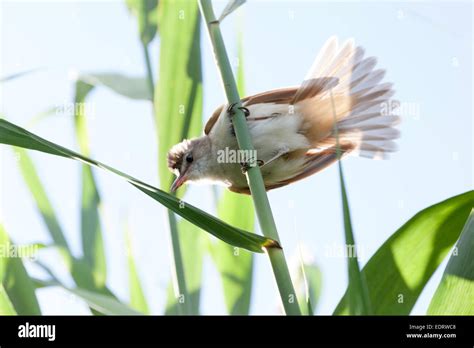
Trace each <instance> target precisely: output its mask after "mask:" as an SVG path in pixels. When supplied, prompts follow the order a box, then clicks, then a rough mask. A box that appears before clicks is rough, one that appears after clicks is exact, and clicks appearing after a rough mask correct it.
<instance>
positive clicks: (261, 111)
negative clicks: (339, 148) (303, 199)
mask: <svg viewBox="0 0 474 348" xmlns="http://www.w3.org/2000/svg"><path fill="white" fill-rule="evenodd" d="M248 109H249V111H250V116H248V122H247V124H248V127H249V131H250V135H251V137H252V142H253V146H254V148H255V150H256V155H257V159H262V160H264V161H266V160H268V159H270V158H272V157H273V156H274V155H275V154H276V153H277V152H278V151H279V150H280V149H287V151H288V152H291V151H294V150H298V149H307V148H309V146H310V145H309V142H308V140H307V139H306V137H305V136H304V135H303V134H301V133H300V131H301V126H302V122H303V119H302V117H301V116H300V115H299V114H298V110H297V109H296V108H295V109H293V108H289V107H288V105H287V104H255V105H251V106H249V108H248ZM272 115H273V116H272ZM269 116H270V117H269ZM262 118H264V119H262ZM209 136H210V137H211V141H212V147H213V152H216V153H217V151H219V150H223V149H225V148H226V147H227V148H229V149H231V150H234V151H236V150H238V144H237V140H236V137H235V136H234V135H232V134H231V123H230V117H229V116H228V115H227V113H226V111H225V108H224V111H223V113H222V114H221V115H220V117H219V119H218V121H217V122H216V124H215V125H214V127H213V129H212V131H211V133H210V134H209ZM303 161H304V159H295V160H292V161H287V160H283V159H277V160H275V161H274V162H272V163H270V164H268V165H265V166H264V167H262V174H263V176H264V180H265V182H266V184H267V185H268V184H270V183H275V182H278V181H281V180H284V179H286V178H288V177H291V176H292V175H294V173H295V172H296V171H297V169H299V168H300V166H301V164H302V163H303ZM215 169H216V173H218V176H219V179H220V180H222V181H225V180H227V181H228V182H229V183H231V184H232V185H234V186H236V187H246V186H247V182H246V178H245V176H244V175H242V172H241V170H240V164H239V163H234V164H229V163H224V164H223V163H220V165H219V166H218V168H215Z"/></svg>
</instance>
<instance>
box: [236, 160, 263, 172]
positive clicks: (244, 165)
mask: <svg viewBox="0 0 474 348" xmlns="http://www.w3.org/2000/svg"><path fill="white" fill-rule="evenodd" d="M255 163H256V164H257V165H258V166H259V167H261V166H263V165H264V164H265V162H264V161H263V160H259V159H258V160H256V161H255V162H244V163H240V169H241V170H242V174H246V173H247V172H248V170H249V169H250V168H252V167H255Z"/></svg>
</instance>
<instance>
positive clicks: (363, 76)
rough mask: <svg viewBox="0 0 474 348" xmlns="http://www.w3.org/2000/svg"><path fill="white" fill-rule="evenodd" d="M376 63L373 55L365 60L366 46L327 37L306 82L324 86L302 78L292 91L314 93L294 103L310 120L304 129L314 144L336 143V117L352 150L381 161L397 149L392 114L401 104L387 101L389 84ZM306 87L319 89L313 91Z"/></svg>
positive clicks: (342, 138)
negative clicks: (384, 79) (384, 81)
mask: <svg viewBox="0 0 474 348" xmlns="http://www.w3.org/2000/svg"><path fill="white" fill-rule="evenodd" d="M376 64H377V59H376V58H374V57H367V58H364V49H363V48H361V47H356V46H355V45H354V41H353V40H352V39H351V40H347V41H346V42H344V43H343V44H342V45H339V43H338V39H337V38H336V37H331V38H330V39H329V40H328V41H327V42H326V44H325V45H324V46H323V48H322V49H321V51H320V52H319V54H318V56H317V58H316V60H315V62H314V63H313V65H312V67H311V69H310V70H309V72H308V74H307V76H306V81H321V82H325V86H314V84H315V83H314V82H313V83H308V82H306V81H305V82H304V83H303V84H302V85H301V87H300V89H299V90H298V92H297V93H296V95H302V96H312V95H314V96H313V97H310V98H305V99H303V100H299V101H296V102H295V107H299V108H300V111H301V113H302V115H303V116H304V117H305V118H306V120H307V121H308V122H306V123H305V124H306V129H305V132H306V134H307V136H308V138H309V139H310V141H311V144H312V145H313V146H314V147H315V148H319V149H324V148H328V147H332V146H334V144H335V143H336V139H335V132H334V119H336V120H337V129H338V135H339V139H340V143H348V142H350V143H351V144H353V151H352V153H354V154H358V155H360V156H363V157H369V158H376V159H379V158H386V157H387V154H388V153H389V152H393V151H396V144H395V142H394V140H395V139H397V138H398V137H399V136H400V133H399V131H398V130H397V129H395V128H394V127H395V126H396V125H397V124H398V123H399V122H400V117H398V116H396V115H394V112H395V109H396V108H397V107H398V105H399V103H398V102H396V101H393V100H391V99H390V98H391V97H392V96H393V95H394V91H393V89H392V84H391V83H383V82H382V80H383V78H384V76H385V70H382V69H375V66H376ZM334 81H337V83H334ZM329 82H330V83H329ZM323 87H324V88H323ZM310 88H312V89H318V88H319V90H320V91H321V92H320V93H316V94H314V93H311V91H309V90H308V89H310Z"/></svg>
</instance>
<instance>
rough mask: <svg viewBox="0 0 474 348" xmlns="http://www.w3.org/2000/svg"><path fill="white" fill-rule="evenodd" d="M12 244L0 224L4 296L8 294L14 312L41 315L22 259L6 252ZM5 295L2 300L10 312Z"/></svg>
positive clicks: (0, 279) (0, 283) (0, 259)
mask: <svg viewBox="0 0 474 348" xmlns="http://www.w3.org/2000/svg"><path fill="white" fill-rule="evenodd" d="M12 245H13V244H12V243H11V241H10V239H9V237H8V235H7V232H6V231H5V229H4V227H3V225H1V224H0V249H1V250H2V251H3V252H2V254H0V285H1V286H2V287H3V289H4V290H5V292H6V294H5V296H8V299H9V301H10V303H11V304H12V305H13V307H14V310H15V312H17V313H18V314H20V315H41V310H40V307H39V304H38V299H37V298H36V294H35V286H34V283H33V281H32V280H31V278H30V276H29V275H28V273H27V272H26V269H25V267H24V266H23V261H22V260H21V258H19V257H16V256H10V255H9V254H8V252H9V250H11V246H12ZM5 252H6V253H5ZM5 296H3V301H2V302H3V304H4V305H5V306H7V310H8V311H9V312H11V308H10V309H8V303H7V301H6V298H5Z"/></svg>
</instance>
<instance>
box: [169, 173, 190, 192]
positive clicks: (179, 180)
mask: <svg viewBox="0 0 474 348" xmlns="http://www.w3.org/2000/svg"><path fill="white" fill-rule="evenodd" d="M186 180H188V178H187V176H186V174H185V173H183V174H182V175H180V176H178V177H177V178H176V179H175V180H174V182H173V184H172V185H171V192H175V191H176V190H177V189H179V188H180V187H181V186H182V185H183V184H184V183H185V182H186Z"/></svg>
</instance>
